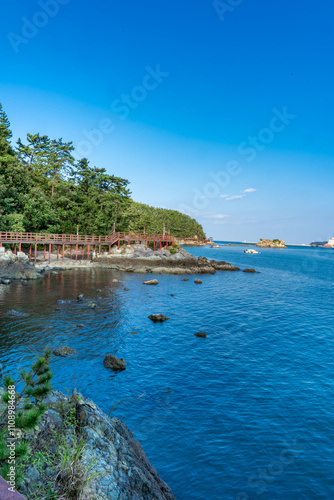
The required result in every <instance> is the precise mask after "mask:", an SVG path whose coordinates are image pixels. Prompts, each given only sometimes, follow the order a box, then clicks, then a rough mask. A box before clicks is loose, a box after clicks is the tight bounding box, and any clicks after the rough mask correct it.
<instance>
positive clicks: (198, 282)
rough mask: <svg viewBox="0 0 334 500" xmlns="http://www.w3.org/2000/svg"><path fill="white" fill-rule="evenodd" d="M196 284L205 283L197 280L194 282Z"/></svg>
mask: <svg viewBox="0 0 334 500" xmlns="http://www.w3.org/2000/svg"><path fill="white" fill-rule="evenodd" d="M194 283H196V284H197V285H201V284H202V283H203V281H202V280H198V279H197V280H195V281H194Z"/></svg>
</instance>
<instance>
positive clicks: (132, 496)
mask: <svg viewBox="0 0 334 500" xmlns="http://www.w3.org/2000/svg"><path fill="white" fill-rule="evenodd" d="M43 403H44V404H45V406H46V411H45V413H44V414H43V416H42V418H41V421H40V422H39V424H38V425H37V426H36V427H35V428H34V429H32V430H31V431H28V432H27V433H25V434H24V435H21V436H20V438H21V439H26V440H27V441H28V442H29V446H30V450H31V452H30V458H29V461H28V464H27V466H26V468H25V470H24V480H23V482H22V484H21V485H20V486H19V487H18V491H19V492H20V493H21V494H22V495H24V496H25V497H26V498H27V499H30V498H31V499H32V498H33V499H36V498H45V497H44V492H45V491H47V490H50V489H52V491H53V492H55V493H56V492H57V493H58V494H59V498H68V497H67V495H65V496H62V495H63V488H64V480H65V478H64V473H63V472H62V467H61V460H60V461H59V462H58V457H59V458H61V456H62V455H63V454H64V452H65V453H69V454H70V453H71V452H73V453H75V452H76V450H77V449H79V450H81V451H82V452H80V453H79V452H78V457H79V460H78V461H77V463H76V470H77V473H78V474H80V477H82V479H84V478H85V475H86V476H87V478H89V480H87V482H86V484H84V486H83V491H82V496H81V497H80V498H82V499H85V500H97V499H99V500H175V497H174V495H173V493H172V491H171V489H170V487H169V486H168V485H167V484H166V483H165V482H164V481H163V480H162V479H161V478H160V476H159V475H158V473H157V471H156V469H155V468H154V467H153V466H152V465H151V463H150V461H149V460H148V458H147V456H146V455H145V452H144V450H143V448H142V447H141V445H140V443H139V442H138V441H136V440H135V439H134V437H133V435H132V433H131V432H130V431H129V430H128V428H127V426H126V425H125V424H124V423H123V422H122V421H121V420H119V419H118V418H116V417H109V416H108V415H106V414H105V413H104V412H103V411H102V410H101V409H100V408H99V407H98V406H97V405H96V404H95V403H93V401H91V400H90V399H88V398H85V397H83V396H82V395H81V394H74V395H73V396H72V397H67V396H65V395H64V394H62V393H61V392H59V391H52V392H51V393H50V394H49V395H48V396H47V397H46V398H45V399H44V400H43ZM36 457H38V460H37V458H36ZM52 498H55V497H54V496H53V497H52ZM57 498H58V496H57ZM71 498H72V497H71ZM73 498H74V497H73ZM75 498H76V497H75Z"/></svg>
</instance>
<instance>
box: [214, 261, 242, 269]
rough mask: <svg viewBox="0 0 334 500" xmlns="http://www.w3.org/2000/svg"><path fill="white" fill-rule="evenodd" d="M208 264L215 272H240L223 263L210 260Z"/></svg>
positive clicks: (234, 267)
mask: <svg viewBox="0 0 334 500" xmlns="http://www.w3.org/2000/svg"><path fill="white" fill-rule="evenodd" d="M209 263H210V266H212V267H213V268H214V269H215V270H216V271H240V267H236V266H233V265H232V264H229V263H228V262H225V261H221V262H217V261H216V260H210V261H209Z"/></svg>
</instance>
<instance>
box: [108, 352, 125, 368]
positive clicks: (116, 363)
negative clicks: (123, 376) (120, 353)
mask: <svg viewBox="0 0 334 500" xmlns="http://www.w3.org/2000/svg"><path fill="white" fill-rule="evenodd" d="M103 364H104V366H105V367H106V368H110V369H111V370H114V371H121V370H126V362H125V359H124V358H121V359H120V358H117V357H116V356H113V355H112V354H108V355H107V356H106V357H105V358H104V360H103Z"/></svg>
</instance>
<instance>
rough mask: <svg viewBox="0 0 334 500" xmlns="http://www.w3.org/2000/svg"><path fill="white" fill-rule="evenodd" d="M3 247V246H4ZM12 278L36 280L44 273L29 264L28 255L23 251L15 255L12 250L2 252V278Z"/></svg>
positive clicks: (0, 264) (0, 267)
mask: <svg viewBox="0 0 334 500" xmlns="http://www.w3.org/2000/svg"><path fill="white" fill-rule="evenodd" d="M2 248H3V247H2ZM1 278H3V279H10V280H20V279H23V280H35V279H38V278H42V275H41V274H40V273H39V272H38V271H37V270H36V269H35V268H34V266H32V265H29V263H28V257H27V256H26V255H25V254H24V253H23V252H18V253H17V255H15V254H14V253H13V252H11V251H10V250H7V251H6V252H0V279H1Z"/></svg>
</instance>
